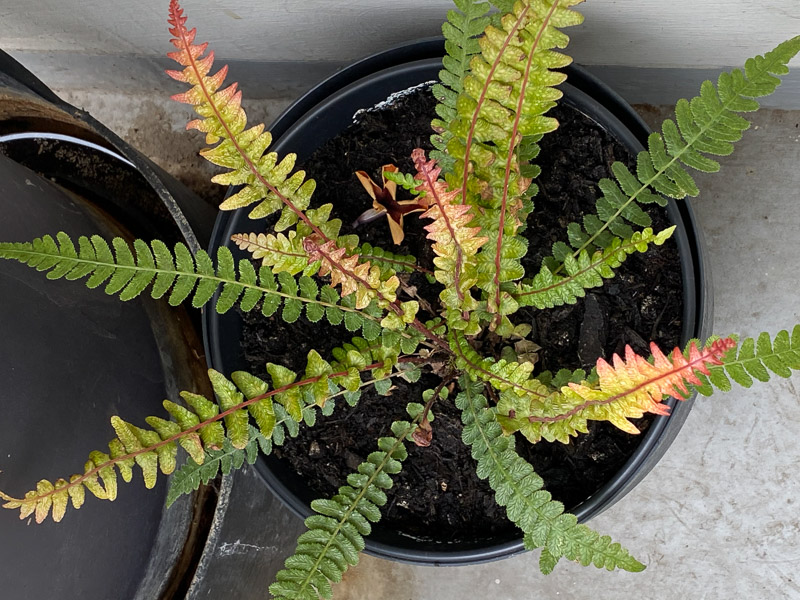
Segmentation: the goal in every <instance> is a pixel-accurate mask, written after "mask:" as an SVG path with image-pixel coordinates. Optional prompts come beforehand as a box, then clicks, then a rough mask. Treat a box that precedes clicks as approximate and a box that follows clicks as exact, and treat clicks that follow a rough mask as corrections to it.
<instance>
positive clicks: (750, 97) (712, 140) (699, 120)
mask: <svg viewBox="0 0 800 600" xmlns="http://www.w3.org/2000/svg"><path fill="white" fill-rule="evenodd" d="M798 52H800V36H797V37H794V38H792V39H790V40H787V41H785V42H783V43H782V44H780V45H779V46H778V47H776V48H775V49H774V50H772V51H770V52H767V53H766V54H765V55H764V56H756V57H755V58H750V59H748V60H747V61H746V62H745V67H744V71H742V70H741V69H734V70H733V71H731V72H724V73H721V74H720V76H719V79H718V80H717V85H716V87H715V86H714V84H713V83H711V82H710V81H705V82H703V84H702V86H701V87H700V95H699V96H696V97H694V98H692V99H691V100H686V99H681V100H679V101H678V103H677V105H676V107H675V117H676V120H675V121H673V120H672V119H667V120H665V121H664V123H663V124H662V126H661V133H651V134H650V137H649V138H648V149H647V150H645V151H642V152H640V153H639V156H638V157H637V162H636V174H635V175H634V174H633V173H631V172H630V171H629V170H628V168H627V167H626V166H625V165H623V164H622V163H614V164H613V165H612V171H613V173H614V177H615V179H616V181H613V180H611V179H603V180H602V181H601V182H600V184H599V186H600V190H601V191H602V192H603V196H602V197H601V198H599V199H598V201H597V215H587V216H586V218H585V219H584V223H583V228H581V227H580V225H578V224H574V225H573V226H572V227H570V231H569V233H570V243H571V244H572V245H573V246H574V247H575V248H576V251H575V255H577V254H578V253H579V252H580V251H581V250H583V249H585V248H589V247H590V245H595V246H599V247H601V248H605V247H607V246H608V244H609V243H610V241H611V239H612V236H611V234H614V235H617V236H619V237H630V234H631V231H632V229H631V227H630V225H628V223H631V224H633V225H638V226H641V227H649V226H650V218H649V216H648V215H647V214H646V213H645V212H644V211H643V210H642V209H641V208H640V207H639V206H638V205H637V204H636V203H637V202H638V203H642V204H647V203H651V202H656V203H658V204H661V205H662V206H663V205H665V204H666V200H665V199H664V198H663V197H662V195H663V196H668V197H671V198H678V199H680V198H685V197H686V196H696V195H697V194H698V190H697V186H696V184H695V182H694V179H693V178H692V176H691V175H690V174H689V172H688V171H687V170H686V169H685V168H684V166H685V167H690V168H692V169H695V170H698V171H702V172H704V173H713V172H716V171H719V168H720V165H719V163H718V162H717V161H716V160H713V159H711V158H709V157H708V156H707V155H715V156H727V155H729V154H731V153H732V152H733V143H734V142H737V141H739V140H740V139H741V137H742V132H743V131H744V130H745V129H747V128H748V127H750V122H749V121H748V120H747V119H745V118H743V117H742V116H741V115H739V114H737V113H742V112H752V111H755V110H757V109H758V107H759V104H758V102H757V101H756V100H755V98H759V97H762V96H768V95H770V94H772V93H773V92H774V91H775V90H776V89H777V87H778V86H779V85H780V82H781V80H780V79H779V77H777V76H778V75H785V74H786V73H788V72H789V69H788V67H787V65H788V63H789V61H790V60H791V59H792V58H793V57H794V56H796V55H797V53H798ZM676 121H677V123H676ZM609 232H610V233H609Z"/></svg>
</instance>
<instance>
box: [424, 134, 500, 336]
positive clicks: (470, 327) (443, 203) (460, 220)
mask: <svg viewBox="0 0 800 600" xmlns="http://www.w3.org/2000/svg"><path fill="white" fill-rule="evenodd" d="M411 158H412V159H413V161H414V166H415V167H416V169H417V174H416V176H415V179H416V180H417V181H419V182H420V183H419V186H418V187H417V190H419V191H420V192H424V193H425V196H426V198H427V199H428V203H429V208H428V210H427V211H425V212H424V213H423V214H422V215H421V216H420V218H424V219H432V220H433V222H432V223H430V224H429V225H426V226H425V230H426V231H427V232H428V235H427V237H428V239H430V240H433V246H432V248H433V251H434V252H435V253H436V257H435V258H434V259H433V263H434V265H435V266H436V269H435V271H434V276H435V277H436V280H437V281H439V282H440V283H442V284H443V285H444V290H442V292H441V294H440V295H439V297H440V298H441V300H442V302H443V304H444V306H445V307H446V308H447V312H448V322H449V324H450V325H451V326H452V327H455V328H456V329H464V330H466V332H467V333H470V334H475V333H477V332H478V324H477V321H476V320H475V319H470V318H469V312H470V311H473V310H475V309H476V308H477V307H478V304H477V301H476V300H475V299H474V298H473V297H472V294H471V291H470V289H471V288H472V286H473V285H475V282H476V281H477V271H476V266H475V255H476V254H477V252H478V249H479V248H480V247H481V246H482V245H483V244H485V243H486V242H487V241H488V238H486V237H481V236H479V235H478V233H480V229H479V228H477V227H469V226H468V224H469V223H470V222H471V221H472V220H473V215H472V212H471V207H470V206H468V205H465V204H461V203H459V201H458V196H459V192H458V190H449V189H448V186H447V184H446V183H445V182H444V181H441V180H439V179H438V178H439V173H440V172H441V167H439V166H438V165H437V164H436V161H434V160H426V159H425V152H424V151H423V150H421V149H420V148H417V149H415V150H414V151H413V152H412V153H411Z"/></svg>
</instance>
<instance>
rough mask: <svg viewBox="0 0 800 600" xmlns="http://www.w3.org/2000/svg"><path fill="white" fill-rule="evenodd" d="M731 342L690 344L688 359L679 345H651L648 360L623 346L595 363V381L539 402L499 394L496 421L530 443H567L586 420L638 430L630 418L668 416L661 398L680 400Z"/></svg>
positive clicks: (571, 386)
mask: <svg viewBox="0 0 800 600" xmlns="http://www.w3.org/2000/svg"><path fill="white" fill-rule="evenodd" d="M735 345H736V342H734V340H733V339H732V338H725V339H720V340H716V341H715V342H713V343H712V344H711V345H710V346H709V347H708V348H706V349H704V350H700V349H699V348H698V347H697V345H696V344H695V343H694V342H693V343H691V344H690V345H689V347H688V350H687V353H686V354H687V355H688V357H687V356H684V354H683V353H682V352H681V351H680V349H679V348H675V349H674V350H673V351H672V353H671V354H670V355H665V354H664V353H663V352H661V350H659V348H658V346H656V345H655V344H651V345H650V348H651V351H652V353H653V355H652V362H650V361H648V360H647V359H645V358H644V357H642V356H639V355H638V354H636V353H635V352H634V351H633V350H632V349H631V347H630V346H627V347H626V348H625V358H624V359H623V358H621V357H620V356H618V355H616V354H615V355H614V357H613V359H612V361H611V364H609V363H608V362H606V361H605V360H603V359H602V358H601V359H599V360H598V361H597V375H598V377H599V382H598V383H597V384H589V383H587V382H585V381H584V382H582V383H580V384H578V383H570V384H569V385H568V386H564V387H562V388H561V389H560V390H558V391H554V392H553V394H552V395H551V396H550V397H548V399H547V400H546V401H544V402H543V401H541V399H539V398H533V397H528V396H526V395H522V394H518V393H517V394H513V395H512V394H508V393H505V394H502V395H501V400H500V402H499V404H498V411H499V414H498V421H499V422H500V423H501V425H502V426H503V429H504V430H505V431H506V432H513V431H519V432H520V433H522V434H523V435H524V436H525V437H526V438H528V439H529V440H530V441H531V442H534V443H535V442H538V441H539V440H540V439H546V440H548V441H554V440H558V441H560V442H563V443H567V442H569V439H570V437H573V436H576V435H577V434H578V433H586V432H587V431H588V421H590V420H593V421H609V422H610V423H612V424H613V425H615V426H616V427H619V428H620V429H622V430H623V431H626V432H628V433H631V434H636V433H639V430H638V428H637V427H636V426H635V425H634V424H633V423H631V422H630V420H629V419H638V418H639V417H641V416H643V415H644V414H645V413H648V412H649V413H653V414H656V415H668V414H669V406H668V405H667V404H664V403H663V402H662V401H663V400H664V398H665V397H667V396H671V397H673V398H678V399H679V400H683V399H684V397H685V396H686V395H688V391H689V389H688V387H687V386H688V384H692V385H701V384H702V381H701V379H700V378H699V377H698V374H702V375H708V373H709V367H713V366H716V365H721V364H722V358H723V356H724V355H725V354H726V353H727V352H728V351H729V350H730V349H731V348H733V347H734V346H735Z"/></svg>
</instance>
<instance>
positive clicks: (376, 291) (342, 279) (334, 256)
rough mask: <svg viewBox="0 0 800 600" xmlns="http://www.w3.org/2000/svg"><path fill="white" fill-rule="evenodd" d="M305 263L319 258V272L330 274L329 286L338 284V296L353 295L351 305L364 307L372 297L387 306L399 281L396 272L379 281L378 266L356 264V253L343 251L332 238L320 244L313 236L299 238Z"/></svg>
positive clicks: (393, 299) (393, 296)
mask: <svg viewBox="0 0 800 600" xmlns="http://www.w3.org/2000/svg"><path fill="white" fill-rule="evenodd" d="M303 249H304V250H305V251H306V253H307V254H308V261H309V263H313V262H316V261H320V268H319V274H320V275H330V277H331V287H336V286H337V285H340V286H341V287H342V291H341V294H342V296H349V295H350V294H355V300H356V303H355V306H356V308H358V309H362V308H366V307H367V306H368V305H369V303H370V301H371V300H372V299H376V300H378V303H379V304H380V305H383V306H387V305H388V304H389V303H392V302H394V301H395V300H396V298H397V295H396V291H397V287H398V286H399V285H400V280H399V279H398V278H397V276H396V275H392V276H391V277H390V278H389V279H387V280H385V281H381V269H380V267H378V266H376V265H372V264H371V263H370V262H362V263H359V256H358V255H357V254H351V255H348V254H347V250H346V249H344V248H340V247H338V246H337V245H336V243H335V242H334V241H333V240H330V241H327V242H324V243H320V241H319V240H316V239H315V237H314V236H308V237H306V238H305V239H303Z"/></svg>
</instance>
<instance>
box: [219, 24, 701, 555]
mask: <svg viewBox="0 0 800 600" xmlns="http://www.w3.org/2000/svg"><path fill="white" fill-rule="evenodd" d="M443 50H444V47H443V41H442V39H441V38H434V39H425V40H420V41H418V42H412V43H410V44H404V45H402V46H399V47H397V48H393V49H390V50H387V51H385V52H382V53H378V54H376V55H372V56H370V57H367V58H365V59H363V60H361V61H358V62H356V63H354V64H353V65H351V66H350V67H347V68H346V69H344V70H343V71H340V72H338V73H336V74H334V75H333V76H331V77H329V78H328V79H326V80H324V81H323V82H321V83H320V84H319V85H318V86H316V87H314V88H312V89H311V90H310V91H309V92H307V93H306V94H304V95H303V96H302V97H301V98H300V99H298V100H297V101H296V102H295V103H294V104H292V105H291V106H290V107H289V108H287V109H286V110H285V111H284V112H283V113H282V114H281V115H280V116H279V117H278V119H277V120H276V121H275V122H274V123H273V124H272V126H271V128H270V130H271V131H272V132H273V136H274V137H275V139H276V142H275V143H274V145H273V147H272V148H271V150H272V151H278V152H279V153H280V152H281V151H283V152H286V151H287V148H291V149H292V151H295V150H296V148H297V147H296V146H293V143H295V142H297V138H299V137H301V134H300V130H301V129H303V128H304V127H308V126H309V125H308V124H309V123H313V126H314V132H315V135H316V137H317V139H319V138H323V140H324V139H328V138H327V137H324V134H323V133H321V132H324V130H325V129H326V128H330V127H328V125H329V124H330V121H332V120H335V118H327V115H328V114H330V113H331V111H333V112H334V113H337V114H338V117H339V118H343V117H342V111H344V112H349V114H350V115H352V114H354V113H355V112H356V110H357V109H358V108H365V107H366V108H369V107H371V106H373V105H374V104H376V103H377V102H378V101H380V100H382V99H384V98H386V97H387V96H388V95H389V94H388V93H383V92H385V91H386V89H390V90H391V91H400V90H403V89H406V88H407V87H411V86H412V85H415V84H419V83H422V82H423V81H426V80H429V79H430V77H427V78H426V79H422V80H420V79H419V74H420V73H426V74H427V73H430V72H433V73H436V71H432V69H433V68H434V67H436V66H441V56H442V54H443ZM565 72H566V73H567V75H568V79H567V83H566V84H562V86H561V87H562V90H564V91H565V98H564V101H565V102H567V103H569V104H570V105H572V106H573V107H574V108H576V109H578V110H579V111H581V112H583V113H584V114H587V116H589V117H590V118H592V119H594V120H595V121H597V120H598V119H597V117H598V116H600V117H602V118H603V121H602V122H600V124H601V125H602V126H603V127H605V128H606V129H607V130H609V131H610V132H611V134H612V135H613V136H614V137H615V138H617V139H618V140H619V141H620V142H621V143H623V144H624V145H626V146H628V147H629V148H630V149H631V150H632V151H634V152H638V151H640V150H643V149H644V148H645V144H646V142H647V136H648V134H649V133H650V129H649V128H648V127H647V125H646V124H645V123H644V121H643V120H642V118H641V117H640V116H639V115H638V114H637V113H636V112H635V111H634V110H633V109H632V108H631V107H630V105H628V104H627V103H626V102H625V101H624V100H623V99H622V98H621V97H620V96H619V95H617V94H616V93H615V92H614V91H613V90H611V89H610V88H608V87H607V86H606V85H605V84H603V83H602V82H601V81H599V80H598V79H596V78H595V77H594V76H592V75H591V74H590V73H589V72H588V71H586V70H585V69H583V68H582V67H579V66H577V65H570V66H569V67H567V68H566V69H565ZM410 74H413V75H415V76H416V77H417V78H416V79H414V78H413V77H412V78H411V80H409V79H408V76H409V75H410ZM435 78H436V77H435V76H434V77H433V79H435ZM408 81H410V84H409V85H405V83H408ZM392 84H395V85H392ZM386 85H389V88H386V87H380V89H381V90H383V91H382V92H381V93H379V94H377V95H376V94H375V93H371V92H370V89H371V88H374V87H375V86H386ZM364 93H367V95H368V96H371V99H367V100H363V99H361V98H360V99H359V101H358V102H357V105H356V106H355V107H354V106H353V105H352V104H348V103H347V101H348V100H350V99H352V98H354V97H359V96H360V95H361V94H364ZM377 96H380V97H377ZM376 97H377V99H376ZM372 100H375V101H374V102H373V101H372ZM339 129H341V128H339ZM317 145H319V144H317ZM668 213H669V216H670V218H671V219H672V220H673V222H675V223H677V224H678V225H679V227H678V230H676V234H675V235H674V236H673V237H674V238H675V239H676V241H677V243H678V247H679V255H680V257H681V264H682V278H683V294H684V314H683V325H682V334H681V342H682V344H685V343H686V342H688V340H690V339H692V338H703V337H705V336H706V335H707V334H708V333H709V331H708V330H709V328H710V323H711V318H710V315H711V304H710V298H711V294H710V291H711V290H710V278H709V276H708V270H707V268H706V266H705V256H704V253H703V242H702V234H701V232H700V230H699V229H698V227H697V225H696V221H695V218H694V214H693V211H692V208H691V205H690V204H689V203H688V202H687V201H686V200H682V201H680V202H679V203H678V202H675V201H674V200H670V202H669V205H668ZM235 221H236V218H235V213H230V212H227V213H220V216H219V218H218V219H217V222H216V224H215V226H214V231H213V233H212V236H211V240H212V242H211V246H210V248H209V251H210V252H213V251H215V249H216V244H218V243H219V241H220V240H228V241H226V242H225V243H226V244H227V245H228V246H229V247H231V249H235V246H234V245H233V244H232V243H231V242H230V241H229V238H230V234H231V233H233V232H234V231H233V229H234V226H235V224H236V223H235ZM681 224H682V225H683V226H681ZM221 329H222V326H221V323H220V318H219V315H217V314H216V313H215V312H214V311H210V310H207V311H204V314H203V338H204V344H205V346H206V356H207V360H208V361H209V366H211V367H212V368H216V369H217V370H221V371H222V372H227V371H228V370H230V369H229V368H228V369H227V370H226V366H227V365H226V364H225V363H226V361H225V359H224V352H223V351H222V349H221V348H220V346H219V339H220V338H219V334H220V331H221ZM212 338H214V339H215V340H216V343H212ZM693 399H694V396H693V397H692V398H691V399H689V400H686V401H683V402H678V401H675V400H674V399H670V400H669V401H668V402H667V403H668V404H670V406H671V407H672V410H671V412H672V414H671V416H669V417H662V416H657V417H655V418H654V420H653V422H652V424H651V426H650V428H649V429H648V430H647V432H645V433H644V434H643V440H642V443H641V444H640V445H639V447H638V448H637V449H636V451H635V452H634V454H633V455H632V456H631V457H630V458H629V460H628V461H627V462H626V463H625V465H624V466H623V467H622V468H621V469H620V470H619V471H618V472H617V474H616V475H615V476H614V477H612V478H611V480H609V481H608V482H607V483H606V484H605V485H604V486H603V487H602V488H601V489H600V490H598V491H597V492H596V493H595V494H594V495H592V496H591V497H590V498H587V499H586V500H585V501H584V502H582V503H581V504H580V505H578V506H577V507H576V508H575V509H573V510H571V511H570V512H572V513H573V514H575V515H576V516H577V517H578V519H579V520H580V521H581V522H585V521H587V520H588V519H590V518H592V517H594V516H597V515H598V514H600V513H601V512H603V511H604V510H605V509H606V508H608V507H610V506H611V505H612V504H614V503H615V502H616V501H618V500H619V499H620V498H622V497H623V496H624V495H625V494H627V493H628V492H629V491H630V490H631V489H632V488H633V487H634V486H635V485H636V484H638V482H639V481H641V479H643V478H644V476H645V475H646V474H647V473H648V472H649V471H650V470H651V469H652V468H653V466H654V465H655V464H656V462H657V461H658V460H659V459H660V458H661V456H662V455H663V454H664V452H665V451H666V449H667V447H668V446H669V445H670V443H671V442H672V440H673V439H674V438H675V436H676V435H677V433H678V431H679V430H680V428H681V426H682V425H683V422H684V421H685V420H686V417H687V416H688V413H689V411H690V410H691V407H692V402H693ZM270 458H271V457H263V456H261V457H259V460H258V461H257V462H256V464H255V470H256V472H257V473H258V474H259V476H260V477H261V478H262V479H263V480H264V482H265V483H266V485H267V487H268V488H269V489H270V490H271V491H272V492H273V493H274V494H276V495H277V496H278V497H279V498H280V500H281V501H282V502H283V503H284V504H285V505H286V506H287V507H288V508H289V509H290V510H291V511H292V512H294V513H295V514H296V515H298V516H299V517H301V518H305V517H307V516H309V515H310V514H312V511H311V510H310V507H309V506H308V505H307V504H306V503H305V502H304V501H302V500H300V499H299V498H298V497H297V495H296V494H295V493H294V492H293V491H291V490H290V489H289V487H288V486H287V485H286V484H285V483H284V482H283V481H281V479H280V478H279V477H278V476H277V475H276V474H275V473H274V472H273V470H272V469H271V468H270V467H269V465H268V464H267V460H269V459H270ZM375 533H376V532H373V534H372V536H370V537H368V538H367V539H366V550H365V551H366V552H367V554H371V555H373V556H378V557H381V558H386V559H390V560H399V561H402V562H406V563H411V564H419V565H437V566H441V565H469V564H478V563H483V562H489V561H492V560H497V559H500V558H506V557H509V556H513V555H516V554H519V553H521V552H524V551H525V550H524V548H523V543H522V534H521V532H520V535H519V536H517V537H516V538H514V539H511V540H508V541H503V542H499V543H492V544H489V545H484V546H479V545H477V544H466V543H465V544H461V546H462V547H461V548H459V547H458V545H456V544H454V545H453V546H454V547H453V549H449V548H447V547H446V546H445V547H442V546H439V547H437V548H436V549H435V550H430V549H425V548H422V547H419V545H418V544H417V545H416V546H415V547H405V546H403V547H401V546H398V545H397V544H394V543H387V542H385V541H382V540H381V539H376V538H379V537H381V536H376V534H375ZM395 537H396V538H398V539H402V540H405V539H408V540H409V541H411V538H406V537H405V536H401V535H398V534H395Z"/></svg>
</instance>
